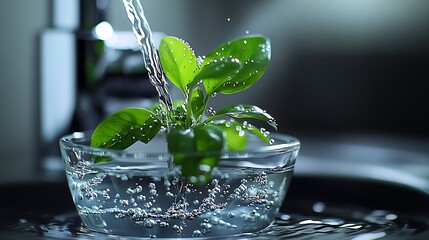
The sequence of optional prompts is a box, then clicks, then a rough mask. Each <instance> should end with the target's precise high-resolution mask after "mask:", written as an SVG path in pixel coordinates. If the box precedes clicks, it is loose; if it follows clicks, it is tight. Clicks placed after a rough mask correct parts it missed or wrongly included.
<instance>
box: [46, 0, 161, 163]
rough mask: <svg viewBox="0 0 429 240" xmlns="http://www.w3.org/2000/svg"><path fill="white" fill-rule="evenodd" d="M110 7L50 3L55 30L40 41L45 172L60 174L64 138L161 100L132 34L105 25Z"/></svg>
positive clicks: (93, 1) (90, 1) (86, 0)
mask: <svg viewBox="0 0 429 240" xmlns="http://www.w3.org/2000/svg"><path fill="white" fill-rule="evenodd" d="M108 2H109V1H108V0H80V1H77V0H53V1H52V8H51V9H52V14H51V16H52V24H51V26H50V27H49V28H48V29H45V30H44V31H43V32H42V34H41V41H40V44H41V45H40V49H41V50H40V58H41V59H40V69H41V70H40V129H39V133H40V134H39V135H40V145H41V146H40V149H41V151H40V155H41V157H42V168H44V169H52V168H59V169H60V168H61V169H62V163H61V162H58V160H55V159H57V158H59V151H58V139H59V138H60V137H61V136H62V135H64V134H67V133H70V132H74V131H84V130H90V129H94V128H95V127H96V126H97V124H98V123H99V122H100V121H101V120H102V119H104V118H105V117H106V116H108V115H109V114H111V113H113V112H115V111H117V110H119V109H121V108H123V107H125V106H127V107H148V106H150V105H151V104H153V103H154V102H155V101H156V100H157V96H158V95H157V92H156V90H155V88H154V87H153V86H152V85H151V84H150V81H149V79H148V77H147V72H146V69H145V68H144V63H143V58H142V56H141V52H140V51H139V50H140V49H139V47H138V44H137V41H136V39H135V37H134V34H133V32H132V31H128V32H115V31H114V30H113V28H112V26H111V25H110V23H109V22H108V19H107V7H108ZM124 11H125V10H124ZM161 37H162V34H160V33H154V38H161ZM155 41H156V42H159V41H157V40H155ZM43 159H44V160H43Z"/></svg>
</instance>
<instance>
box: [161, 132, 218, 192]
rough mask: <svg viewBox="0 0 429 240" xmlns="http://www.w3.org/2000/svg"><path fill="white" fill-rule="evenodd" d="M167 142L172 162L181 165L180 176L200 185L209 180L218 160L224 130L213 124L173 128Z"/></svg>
mask: <svg viewBox="0 0 429 240" xmlns="http://www.w3.org/2000/svg"><path fill="white" fill-rule="evenodd" d="M167 143H168V151H169V152H170V153H171V154H172V155H173V162H174V164H175V165H176V166H180V167H181V171H182V176H184V177H185V178H186V179H187V181H188V182H190V183H192V184H196V185H201V184H204V183H206V182H207V181H208V180H209V178H210V173H211V171H212V170H213V168H214V167H215V166H216V165H217V163H218V162H219V159H220V153H221V151H222V149H223V146H224V132H223V130H222V129H221V128H220V127H218V126H215V125H199V126H196V127H194V128H190V129H178V128H175V129H172V130H171V131H170V132H169V133H168V134H167Z"/></svg>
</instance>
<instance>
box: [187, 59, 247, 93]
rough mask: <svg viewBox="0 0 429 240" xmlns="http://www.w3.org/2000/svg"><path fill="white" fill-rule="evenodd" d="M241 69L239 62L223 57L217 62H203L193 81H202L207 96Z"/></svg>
mask: <svg viewBox="0 0 429 240" xmlns="http://www.w3.org/2000/svg"><path fill="white" fill-rule="evenodd" d="M241 68H242V64H241V63H240V60H238V59H236V58H232V57H224V58H221V59H219V60H217V59H215V60H213V61H209V62H205V63H204V64H203V65H202V68H201V70H200V71H199V73H198V74H197V75H196V76H195V80H196V81H199V80H203V84H204V87H205V89H206V92H207V94H208V95H211V94H212V93H213V92H214V91H215V90H216V89H217V88H219V86H221V85H222V84H223V83H224V82H225V81H228V79H232V77H233V76H234V75H235V74H237V72H238V71H240V69H241Z"/></svg>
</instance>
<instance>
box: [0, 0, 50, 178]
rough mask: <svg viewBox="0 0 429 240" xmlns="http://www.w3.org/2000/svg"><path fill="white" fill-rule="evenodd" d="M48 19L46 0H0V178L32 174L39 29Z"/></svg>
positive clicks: (47, 2) (35, 124) (21, 176)
mask: <svg viewBox="0 0 429 240" xmlns="http://www.w3.org/2000/svg"><path fill="white" fill-rule="evenodd" d="M48 20H49V1H48V0H37V1H28V0H2V1H0V31H1V34H0V133H1V134H0V183H1V182H6V181H17V180H25V179H29V178H32V177H33V174H32V173H34V171H33V168H34V166H35V160H36V159H35V155H36V151H37V149H36V146H37V143H35V142H34V141H35V140H36V137H37V126H38V123H37V121H38V120H37V111H38V109H37V108H38V102H37V88H38V85H37V81H38V60H37V52H38V34H39V32H40V30H42V29H43V28H44V27H46V26H47V25H48Z"/></svg>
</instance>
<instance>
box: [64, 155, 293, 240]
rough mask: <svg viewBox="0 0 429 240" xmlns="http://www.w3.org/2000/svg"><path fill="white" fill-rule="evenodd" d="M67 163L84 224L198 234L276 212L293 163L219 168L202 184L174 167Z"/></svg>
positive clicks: (263, 219) (107, 229)
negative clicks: (189, 180)
mask: <svg viewBox="0 0 429 240" xmlns="http://www.w3.org/2000/svg"><path fill="white" fill-rule="evenodd" d="M83 165H84V162H81V164H77V165H75V166H68V168H67V169H66V172H67V177H68V180H69V186H70V189H71V192H72V196H73V200H74V201H75V204H76V207H77V209H78V213H79V215H80V216H81V218H82V221H83V223H84V225H85V226H86V227H87V228H88V229H90V230H93V231H97V232H103V233H110V234H118V235H128V236H145V237H199V236H219V235H234V234H240V233H244V232H255V231H258V230H261V229H264V228H266V227H267V226H269V225H270V224H271V223H272V222H273V221H274V218H275V215H276V213H277V212H278V210H279V207H280V206H281V204H282V202H283V199H284V197H285V194H286V189H287V187H288V185H289V183H290V180H291V177H292V169H291V168H285V169H284V168H282V169H280V168H278V169H271V170H268V169H252V168H245V167H243V168H219V169H217V170H215V171H214V172H213V178H212V180H211V181H210V182H209V183H207V184H206V185H203V186H193V185H190V184H187V183H184V182H183V181H181V178H180V177H178V176H179V175H178V174H177V172H175V171H169V170H168V168H165V167H164V168H163V167H160V166H159V165H157V164H154V165H153V166H144V167H139V166H132V165H128V166H126V165H122V166H121V167H118V166H117V164H116V163H112V162H110V163H106V164H97V165H96V166H94V165H93V166H83Z"/></svg>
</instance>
